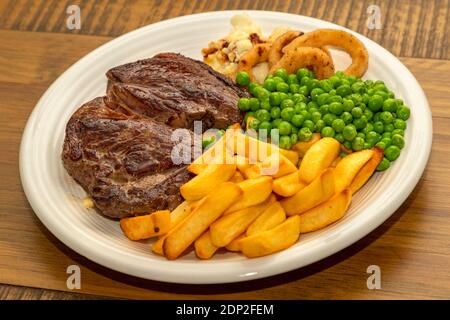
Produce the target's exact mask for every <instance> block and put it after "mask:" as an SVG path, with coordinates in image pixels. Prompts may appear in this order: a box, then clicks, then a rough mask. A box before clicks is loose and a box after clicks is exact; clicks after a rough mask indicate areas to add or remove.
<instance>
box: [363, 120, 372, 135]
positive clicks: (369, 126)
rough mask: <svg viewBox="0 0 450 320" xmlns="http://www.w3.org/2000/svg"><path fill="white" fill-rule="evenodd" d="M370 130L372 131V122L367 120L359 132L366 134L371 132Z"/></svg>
mask: <svg viewBox="0 0 450 320" xmlns="http://www.w3.org/2000/svg"><path fill="white" fill-rule="evenodd" d="M371 131H373V124H372V123H370V122H368V123H367V124H366V126H365V127H364V129H362V130H361V132H362V133H364V134H366V135H367V134H368V133H369V132H371Z"/></svg>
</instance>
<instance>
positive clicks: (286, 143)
mask: <svg viewBox="0 0 450 320" xmlns="http://www.w3.org/2000/svg"><path fill="white" fill-rule="evenodd" d="M291 147H292V145H291V137H290V136H289V135H283V136H281V137H280V148H282V149H290V148H291Z"/></svg>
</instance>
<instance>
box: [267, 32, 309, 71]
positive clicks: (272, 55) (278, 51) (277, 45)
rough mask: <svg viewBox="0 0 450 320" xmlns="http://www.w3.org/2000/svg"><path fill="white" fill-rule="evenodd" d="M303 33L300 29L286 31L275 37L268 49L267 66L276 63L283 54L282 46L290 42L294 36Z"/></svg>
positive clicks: (296, 36)
mask: <svg viewBox="0 0 450 320" xmlns="http://www.w3.org/2000/svg"><path fill="white" fill-rule="evenodd" d="M301 35H303V32H301V31H286V32H285V33H283V34H282V35H281V36H279V37H278V38H276V39H275V41H274V42H273V43H272V47H271V48H270V50H269V58H268V61H269V67H270V68H271V67H272V66H273V65H274V64H276V63H277V62H278V61H279V60H280V59H281V57H282V56H283V52H282V50H283V48H284V47H285V46H287V45H288V44H289V43H291V42H292V40H294V39H295V38H298V37H299V36H301Z"/></svg>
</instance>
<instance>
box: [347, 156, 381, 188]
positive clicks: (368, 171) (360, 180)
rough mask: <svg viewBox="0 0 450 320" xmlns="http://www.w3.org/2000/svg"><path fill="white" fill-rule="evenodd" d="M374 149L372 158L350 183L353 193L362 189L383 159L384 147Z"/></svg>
mask: <svg viewBox="0 0 450 320" xmlns="http://www.w3.org/2000/svg"><path fill="white" fill-rule="evenodd" d="M373 151H374V152H373V155H372V158H370V160H369V161H367V162H366V164H365V165H364V166H363V167H362V168H361V170H359V172H358V173H357V174H356V176H355V178H354V179H353V181H352V183H351V184H350V190H351V191H352V194H355V193H356V191H358V190H359V189H361V187H362V186H363V185H364V184H365V183H366V182H367V180H369V178H370V177H371V176H372V174H373V173H374V172H375V170H376V169H377V167H378V165H379V164H380V162H381V160H383V156H384V151H383V150H382V149H380V148H377V147H375V148H373Z"/></svg>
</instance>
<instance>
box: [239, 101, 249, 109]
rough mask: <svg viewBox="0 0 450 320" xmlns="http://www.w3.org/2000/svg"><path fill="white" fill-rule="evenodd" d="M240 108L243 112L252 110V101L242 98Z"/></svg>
mask: <svg viewBox="0 0 450 320" xmlns="http://www.w3.org/2000/svg"><path fill="white" fill-rule="evenodd" d="M238 108H239V110H241V111H248V110H250V99H248V98H240V99H239V101H238Z"/></svg>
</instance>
